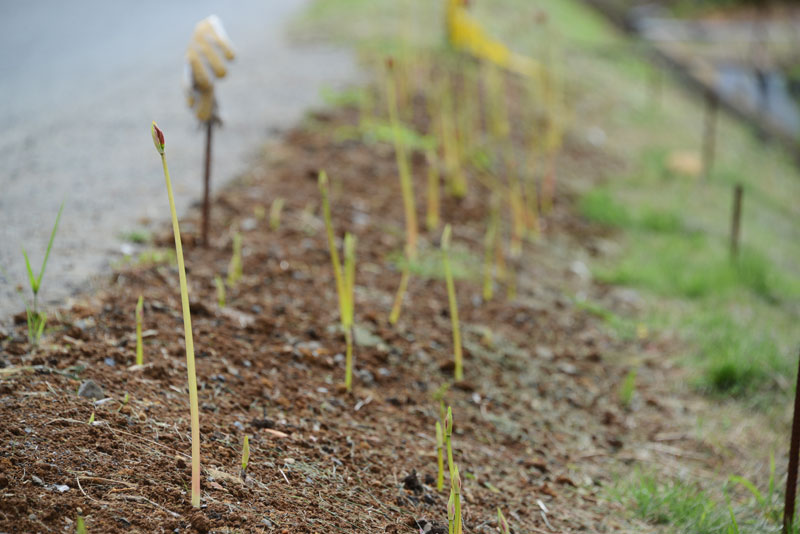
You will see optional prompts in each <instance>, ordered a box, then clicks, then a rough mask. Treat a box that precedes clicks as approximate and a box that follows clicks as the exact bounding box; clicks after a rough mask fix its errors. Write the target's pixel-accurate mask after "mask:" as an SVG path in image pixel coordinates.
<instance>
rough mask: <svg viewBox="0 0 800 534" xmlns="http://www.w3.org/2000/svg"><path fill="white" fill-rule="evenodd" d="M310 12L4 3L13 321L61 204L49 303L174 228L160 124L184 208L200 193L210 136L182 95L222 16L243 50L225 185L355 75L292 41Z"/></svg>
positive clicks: (1, 95)
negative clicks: (204, 38)
mask: <svg viewBox="0 0 800 534" xmlns="http://www.w3.org/2000/svg"><path fill="white" fill-rule="evenodd" d="M305 3H306V2H304V1H299V0H268V1H266V0H237V1H236V2H222V1H210V0H180V1H169V2H164V1H161V2H155V1H152V0H144V1H138V2H109V1H107V0H75V1H71V2H63V1H62V0H39V1H36V2H2V3H0V72H2V75H0V124H3V125H4V127H3V128H2V129H0V267H2V269H3V270H4V271H5V273H6V276H3V275H0V323H2V322H3V320H5V321H7V320H8V318H9V315H10V314H11V313H14V312H17V311H20V310H22V309H24V304H23V301H22V298H21V297H20V295H19V294H18V293H17V289H16V288H17V287H18V286H20V285H24V283H25V281H26V275H25V268H24V261H23V258H22V254H21V251H20V249H21V247H22V246H25V247H26V249H27V250H28V253H29V254H30V256H31V260H32V262H33V264H34V267H35V268H36V269H38V266H39V265H40V262H41V258H42V257H43V254H44V249H45V246H46V244H47V239H48V236H49V232H50V229H51V226H52V224H53V221H54V219H55V216H56V212H57V211H58V206H59V205H60V204H61V202H62V201H64V202H65V208H64V214H63V216H62V220H61V226H60V228H59V231H58V235H57V237H56V243H55V247H54V249H53V252H52V255H51V259H50V264H49V265H48V269H47V274H46V275H45V277H44V282H43V284H42V290H41V298H43V300H44V301H45V302H47V303H49V304H53V303H57V302H63V300H64V299H65V298H66V297H68V296H69V295H70V294H73V293H74V292H75V291H77V290H80V289H87V288H89V287H90V284H89V283H88V281H89V279H90V277H91V276H92V275H96V274H100V275H102V274H103V273H106V272H108V270H109V268H110V267H109V266H110V263H111V262H112V261H113V260H114V259H115V258H119V257H120V250H121V246H122V241H121V239H120V237H119V236H120V235H121V234H123V233H125V232H129V231H131V230H133V229H137V228H141V227H142V221H146V220H151V221H153V222H152V223H151V224H163V223H166V222H167V221H168V204H167V197H166V193H165V189H164V180H163V176H162V174H161V168H160V162H159V159H158V156H157V154H156V152H155V150H154V148H153V143H152V141H151V139H150V121H151V120H156V121H158V123H159V126H160V127H161V128H162V129H163V130H164V132H165V134H166V139H167V147H168V156H169V164H170V171H171V173H172V177H173V181H174V186H175V190H176V195H177V197H178V198H177V204H178V209H179V212H183V211H185V210H186V209H187V208H188V206H189V205H190V204H191V203H192V202H194V201H196V200H197V199H199V197H200V195H201V181H202V180H201V176H202V168H201V163H202V162H201V159H202V147H203V134H202V132H201V131H200V130H199V128H198V125H197V123H196V121H195V119H194V118H193V116H192V115H191V113H190V112H189V110H188V109H187V108H186V104H185V102H184V98H183V93H182V87H181V80H182V73H183V63H184V58H183V54H184V51H185V48H186V45H187V44H188V41H189V37H190V35H191V32H192V29H193V27H194V25H195V23H196V22H197V21H199V20H200V19H202V18H204V17H206V16H208V15H209V14H212V13H216V14H217V15H219V17H220V18H221V19H222V21H223V22H224V24H225V26H226V29H227V32H228V34H229V36H230V38H231V40H232V41H233V42H234V45H235V47H236V52H237V59H236V61H235V62H234V63H233V64H232V65H231V66H230V69H229V75H228V77H227V78H225V79H224V80H222V81H220V82H219V84H218V93H217V94H218V98H219V101H220V104H221V115H222V118H223V120H224V121H225V125H224V127H223V129H222V130H220V131H219V133H218V134H217V135H216V136H215V147H214V150H215V160H214V168H213V174H212V176H213V177H214V185H215V188H218V187H219V186H221V185H222V184H223V183H224V182H225V181H227V180H229V179H231V178H234V177H235V176H236V175H237V173H239V172H241V171H243V170H244V169H245V168H246V167H247V164H248V161H249V160H250V159H251V158H252V156H253V155H254V154H255V153H256V152H257V151H258V150H259V148H260V147H261V146H262V143H263V142H264V141H265V140H266V139H267V138H268V137H269V136H271V135H274V134H275V133H277V132H278V131H280V129H282V128H286V127H288V126H290V125H291V124H292V123H294V122H296V121H297V120H299V119H300V118H301V117H302V113H303V112H304V111H305V110H306V109H308V108H309V107H310V106H313V105H315V104H317V103H318V100H319V89H320V88H321V87H322V86H323V85H331V86H337V85H341V84H343V83H346V82H347V81H348V80H352V79H353V78H354V76H355V74H356V68H355V65H354V61H353V59H352V57H351V55H350V54H348V53H346V52H344V51H341V50H332V49H327V48H321V47H308V46H304V47H300V46H296V45H293V44H291V43H290V42H289V41H288V38H287V36H286V32H285V28H286V26H287V22H288V20H289V18H290V17H291V16H292V15H294V14H295V13H296V12H297V10H298V9H301V8H302V7H303V6H304V5H305ZM0 272H2V271H0Z"/></svg>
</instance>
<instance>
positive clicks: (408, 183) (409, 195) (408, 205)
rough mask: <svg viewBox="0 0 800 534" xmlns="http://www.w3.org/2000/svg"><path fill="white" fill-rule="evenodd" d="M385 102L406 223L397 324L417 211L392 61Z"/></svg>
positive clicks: (394, 308)
mask: <svg viewBox="0 0 800 534" xmlns="http://www.w3.org/2000/svg"><path fill="white" fill-rule="evenodd" d="M386 67H387V68H386V76H385V78H386V102H387V105H388V107H389V121H390V123H391V127H392V134H393V138H394V151H395V157H396V159H397V171H398V174H399V176H400V187H401V190H402V192H403V209H404V211H405V219H406V247H405V253H406V261H407V264H406V266H405V267H404V269H403V274H402V277H401V278H400V287H399V288H398V290H397V294H396V295H395V299H394V305H393V306H392V311H391V313H390V315H389V322H390V323H391V324H396V323H397V321H398V319H399V318H400V311H401V309H402V306H403V297H404V296H405V293H406V289H407V288H408V280H409V278H410V276H411V273H410V264H411V262H412V261H414V260H415V259H416V258H417V210H416V207H415V204H414V184H413V182H412V180H411V170H410V168H409V163H408V155H407V154H406V148H405V145H404V144H403V136H402V129H401V127H400V119H399V116H398V111H397V91H396V87H395V76H394V61H393V60H392V59H391V58H390V59H389V60H387V62H386Z"/></svg>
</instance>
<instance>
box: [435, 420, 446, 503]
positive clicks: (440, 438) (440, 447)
mask: <svg viewBox="0 0 800 534" xmlns="http://www.w3.org/2000/svg"><path fill="white" fill-rule="evenodd" d="M436 457H437V461H438V468H439V471H438V475H437V477H436V490H437V491H442V490H443V489H444V435H443V433H442V424H441V423H440V422H439V421H436Z"/></svg>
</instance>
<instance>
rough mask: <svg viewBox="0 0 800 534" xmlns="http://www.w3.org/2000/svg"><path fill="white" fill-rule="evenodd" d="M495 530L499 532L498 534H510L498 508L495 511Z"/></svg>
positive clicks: (506, 522)
mask: <svg viewBox="0 0 800 534" xmlns="http://www.w3.org/2000/svg"><path fill="white" fill-rule="evenodd" d="M497 529H498V530H499V531H500V534H511V530H510V529H509V528H508V521H506V518H505V516H503V512H501V511H500V508H498V509H497Z"/></svg>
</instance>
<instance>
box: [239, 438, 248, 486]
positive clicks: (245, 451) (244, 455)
mask: <svg viewBox="0 0 800 534" xmlns="http://www.w3.org/2000/svg"><path fill="white" fill-rule="evenodd" d="M249 461H250V436H247V435H245V436H244V443H243V444H242V471H241V478H242V480H244V479H245V478H247V463H248V462H249Z"/></svg>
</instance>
